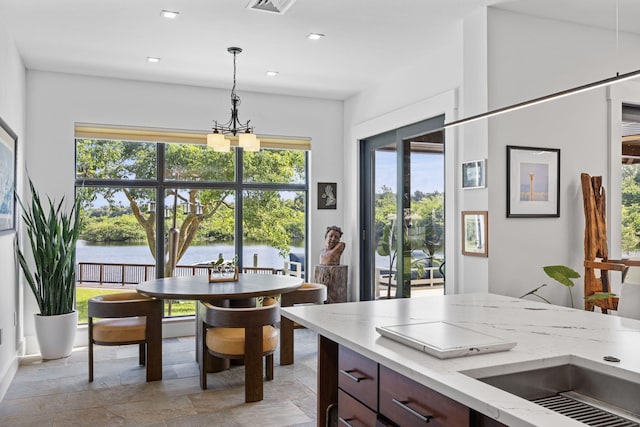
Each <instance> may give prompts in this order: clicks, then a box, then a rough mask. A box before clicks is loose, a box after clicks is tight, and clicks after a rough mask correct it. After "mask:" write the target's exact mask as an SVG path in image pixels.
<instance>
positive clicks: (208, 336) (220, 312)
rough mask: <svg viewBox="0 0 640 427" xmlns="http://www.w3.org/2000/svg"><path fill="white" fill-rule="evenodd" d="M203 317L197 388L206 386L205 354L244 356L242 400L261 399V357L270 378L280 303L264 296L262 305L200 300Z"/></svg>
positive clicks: (205, 387) (253, 400)
mask: <svg viewBox="0 0 640 427" xmlns="http://www.w3.org/2000/svg"><path fill="white" fill-rule="evenodd" d="M200 304H202V305H203V306H204V308H205V310H204V315H203V319H202V339H201V342H202V348H201V349H200V350H201V357H200V361H201V363H200V387H201V388H202V389H203V390H206V389H207V356H208V353H209V354H211V355H213V356H215V357H218V358H222V359H244V366H245V367H244V369H245V374H244V382H245V385H244V387H245V401H246V402H247V403H248V402H257V401H260V400H262V399H263V394H264V393H263V375H262V358H263V357H264V358H265V373H266V378H267V380H272V379H273V353H274V351H275V349H276V347H277V346H278V330H277V329H276V328H275V327H274V326H273V325H275V323H276V322H277V321H278V320H279V316H280V305H279V304H278V303H277V301H275V300H274V299H272V298H265V300H264V305H263V306H261V307H248V308H230V307H217V306H215V305H212V304H210V303H206V302H200Z"/></svg>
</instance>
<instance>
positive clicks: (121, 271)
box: [76, 262, 208, 286]
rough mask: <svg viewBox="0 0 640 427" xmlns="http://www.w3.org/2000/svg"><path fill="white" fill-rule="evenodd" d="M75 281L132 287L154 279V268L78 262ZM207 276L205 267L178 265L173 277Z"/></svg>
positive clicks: (149, 266) (150, 266)
mask: <svg viewBox="0 0 640 427" xmlns="http://www.w3.org/2000/svg"><path fill="white" fill-rule="evenodd" d="M76 268H77V270H76V279H77V281H78V282H79V283H96V284H99V285H102V284H105V283H106V284H119V285H122V286H124V285H134V284H138V283H141V282H146V281H147V280H153V279H155V278H156V266H155V265H152V264H112V263H101V262H79V263H78V265H77V267H76ZM206 274H208V267H207V266H196V265H178V266H176V270H175V276H176V277H183V276H195V275H206Z"/></svg>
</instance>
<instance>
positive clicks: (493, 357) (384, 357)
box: [282, 294, 640, 426]
mask: <svg viewBox="0 0 640 427" xmlns="http://www.w3.org/2000/svg"><path fill="white" fill-rule="evenodd" d="M282 314H283V315H284V316H285V317H288V318H290V319H292V320H294V321H296V322H299V323H300V324H302V325H304V326H306V327H308V328H309V329H312V330H314V331H316V332H317V333H318V334H320V335H322V336H324V337H326V338H329V339H330V340H332V341H335V342H337V343H338V344H340V345H344V346H346V347H348V348H350V349H352V350H354V351H356V352H358V353H360V354H362V355H364V356H366V357H368V358H370V359H372V360H374V361H376V362H378V363H381V364H383V365H385V366H387V367H389V368H391V369H393V370H395V371H396V372H399V373H401V374H402V375H405V376H407V377H409V378H411V379H413V380H415V381H417V382H419V383H421V384H423V385H425V386H427V387H429V388H431V389H433V390H436V391H438V392H440V393H442V394H444V395H445V396H448V397H450V398H452V399H454V400H456V401H458V402H460V403H462V404H464V405H466V406H468V407H470V408H473V409H475V410H477V411H479V412H482V413H483V414H485V415H488V416H490V417H492V418H495V419H497V420H499V421H500V422H502V423H504V424H506V425H509V426H579V425H584V424H582V423H579V422H577V421H574V420H572V419H570V418H567V417H565V416H562V415H560V414H557V413H555V412H553V411H550V410H548V409H545V408H543V407H541V406H539V405H536V404H534V403H531V402H529V401H527V400H525V399H522V398H519V397H517V396H515V395H513V394H510V393H507V392H505V391H502V390H499V389H497V388H495V387H492V386H490V385H488V384H485V383H483V382H481V381H479V380H476V379H474V378H472V377H471V376H469V375H465V374H463V373H462V372H464V371H471V370H473V372H474V374H473V375H474V376H476V377H481V376H482V375H479V374H481V373H483V372H486V373H488V374H489V373H490V374H492V375H495V374H501V373H509V372H515V371H519V370H524V369H534V368H540V367H544V366H550V365H557V364H562V363H563V362H565V363H566V362H572V361H573V362H577V361H579V363H580V364H581V365H582V366H586V367H591V368H594V369H596V370H598V371H601V372H606V373H611V374H613V375H615V376H622V377H624V378H627V379H629V380H631V381H636V382H638V383H640V320H633V319H625V318H621V317H617V316H612V315H604V314H601V313H594V312H586V311H583V310H578V309H570V308H567V307H562V306H556V305H550V304H544V303H539V302H536V301H530V300H526V299H516V298H511V297H505V296H501V295H493V294H463V295H446V296H435V297H434V296H430V297H422V298H411V299H392V300H379V301H367V302H352V303H343V304H325V305H307V306H297V307H287V308H282ZM437 320H444V321H449V322H453V323H455V324H458V325H462V326H466V327H468V328H470V329H474V330H476V331H479V332H484V333H486V334H489V335H493V336H496V337H500V338H503V339H504V340H507V341H516V342H517V345H516V346H515V347H514V348H513V349H511V350H509V351H503V352H498V353H491V354H482V355H474V356H468V357H459V358H454V359H448V360H440V359H437V358H435V357H432V356H430V355H428V354H425V353H423V352H421V351H418V350H415V349H413V348H410V347H408V346H405V345H402V344H399V343H397V342H395V341H392V340H390V339H388V338H385V337H382V336H380V335H379V334H378V333H377V332H376V330H375V327H376V326H384V325H394V324H401V323H419V322H426V321H437ZM604 356H615V357H617V358H619V359H620V362H619V363H611V362H605V361H604V360H603V357H604Z"/></svg>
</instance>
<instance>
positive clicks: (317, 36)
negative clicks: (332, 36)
mask: <svg viewBox="0 0 640 427" xmlns="http://www.w3.org/2000/svg"><path fill="white" fill-rule="evenodd" d="M323 37H324V34H320V33H309V34H308V35H307V38H308V39H309V40H320V39H321V38H323Z"/></svg>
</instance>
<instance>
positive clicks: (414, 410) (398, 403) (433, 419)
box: [379, 366, 469, 427]
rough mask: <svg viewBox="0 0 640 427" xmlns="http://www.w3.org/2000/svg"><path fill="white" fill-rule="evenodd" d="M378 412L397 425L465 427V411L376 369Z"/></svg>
mask: <svg viewBox="0 0 640 427" xmlns="http://www.w3.org/2000/svg"><path fill="white" fill-rule="evenodd" d="M379 389H380V401H379V412H380V414H382V415H383V416H384V417H386V418H388V419H389V420H391V421H393V422H394V423H396V424H398V425H401V426H422V425H424V424H426V423H429V425H431V426H434V427H440V426H443V427H444V426H447V427H448V426H456V427H458V426H468V425H469V408H467V407H466V406H464V405H462V404H460V403H458V402H456V401H455V400H452V399H450V398H448V397H446V396H443V395H442V394H440V393H437V392H435V391H433V390H431V389H430V388H428V387H425V386H423V385H422V384H418V383H417V382H415V381H413V380H411V379H409V378H407V377H405V376H402V375H400V374H398V373H397V372H395V371H392V370H391V369H389V368H387V367H384V366H380V383H379Z"/></svg>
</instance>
